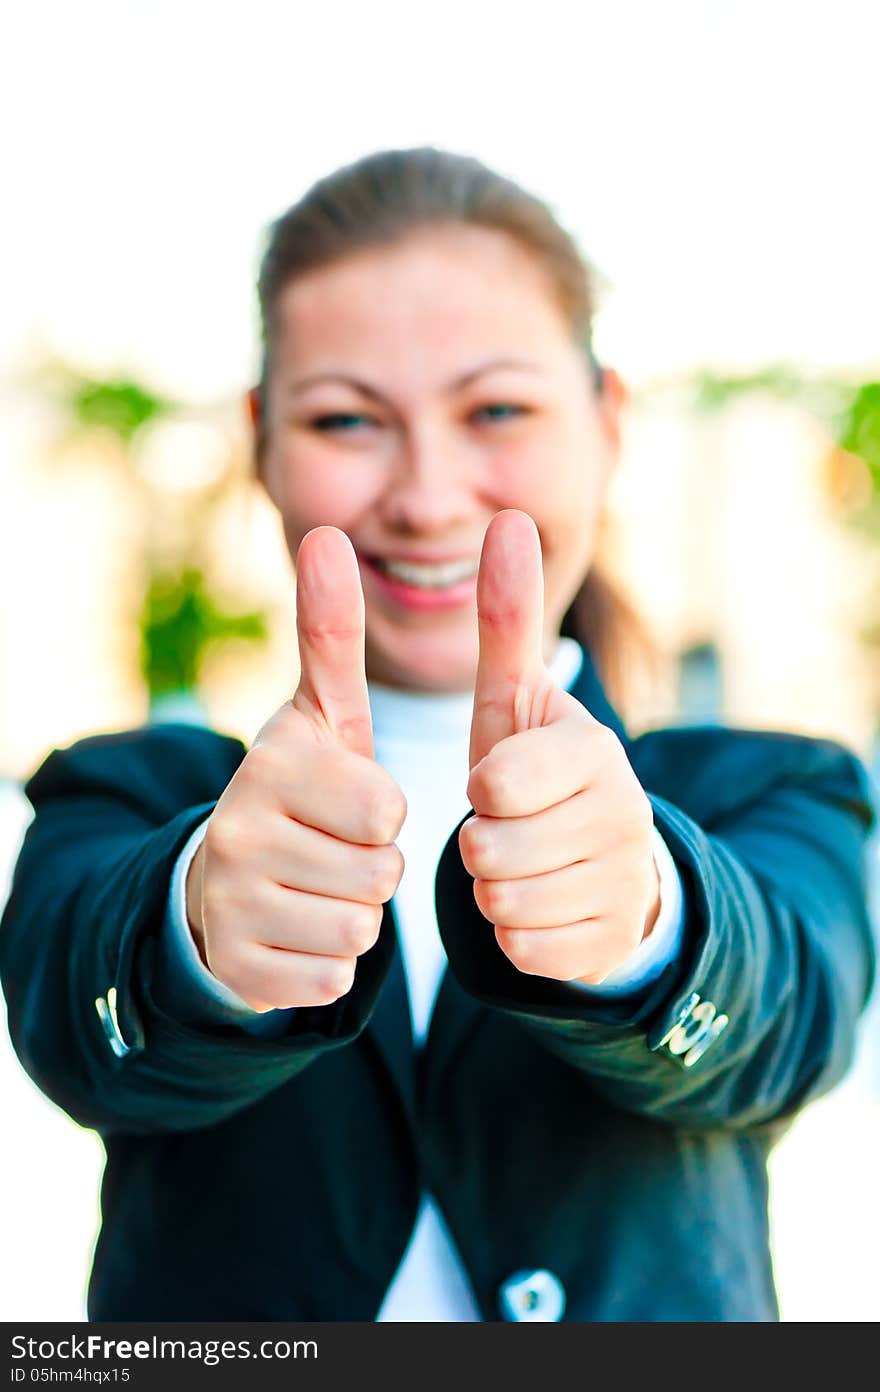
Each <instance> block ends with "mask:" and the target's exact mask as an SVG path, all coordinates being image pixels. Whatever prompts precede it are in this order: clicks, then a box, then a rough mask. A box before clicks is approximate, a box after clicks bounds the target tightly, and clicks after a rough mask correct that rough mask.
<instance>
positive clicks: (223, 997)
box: [156, 817, 291, 1036]
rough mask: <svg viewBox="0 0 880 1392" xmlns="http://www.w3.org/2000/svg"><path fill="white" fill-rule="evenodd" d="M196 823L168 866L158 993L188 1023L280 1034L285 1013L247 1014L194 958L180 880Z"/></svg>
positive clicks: (200, 832) (192, 850)
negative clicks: (168, 885)
mask: <svg viewBox="0 0 880 1392" xmlns="http://www.w3.org/2000/svg"><path fill="white" fill-rule="evenodd" d="M208 820H209V819H208V818H207V817H206V818H205V820H204V821H203V822H200V823H199V825H198V826H197V827H196V829H195V831H194V832H193V833H192V835H191V836H190V838H189V840H188V841H187V843H186V845H185V846H184V848H183V850H182V851H181V852H180V855H179V856H178V857H177V860H176V862H175V865H174V871H173V873H172V876H171V887H170V890H169V893H168V901H167V905H166V910H165V921H164V923H163V929H162V937H161V942H160V948H159V959H158V974H159V980H158V981H157V983H156V985H157V990H158V994H159V995H160V997H161V1000H162V1003H163V1004H164V1005H165V1007H166V1009H167V1010H168V1011H169V1013H170V1014H173V1015H174V1016H175V1018H177V1019H178V1020H182V1021H183V1022H184V1024H190V1025H208V1026H210V1025H242V1026H243V1027H244V1028H246V1029H248V1030H249V1031H251V1032H252V1033H254V1034H265V1035H270V1036H271V1035H279V1034H282V1033H283V1032H284V1029H285V1027H286V1021H287V1017H288V1016H289V1015H290V1013H291V1012H290V1011H289V1010H269V1011H265V1012H261V1011H259V1010H253V1009H252V1008H251V1007H250V1006H249V1005H248V1004H247V1002H246V1001H243V1000H242V999H241V997H240V996H237V995H236V994H235V992H234V991H231V990H230V989H229V987H228V986H224V985H223V982H222V981H218V980H217V978H216V976H214V975H213V973H212V972H210V971H209V970H208V968H207V967H206V966H205V964H204V962H203V961H202V959H201V957H200V956H199V950H198V948H197V947H196V944H195V940H194V938H193V935H192V932H191V931H190V926H189V920H188V918H187V913H186V877H187V872H188V871H189V867H190V865H191V864H192V861H193V859H194V857H195V854H196V851H197V850H198V848H199V846H200V845H201V843H202V838H203V837H204V835H205V832H206V830H207V827H208Z"/></svg>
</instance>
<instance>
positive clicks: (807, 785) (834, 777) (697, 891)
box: [436, 727, 874, 1127]
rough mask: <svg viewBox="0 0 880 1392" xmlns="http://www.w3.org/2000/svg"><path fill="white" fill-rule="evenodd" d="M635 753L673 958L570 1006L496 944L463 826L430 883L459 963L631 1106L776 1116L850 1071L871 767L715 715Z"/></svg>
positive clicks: (473, 981) (712, 1119)
mask: <svg viewBox="0 0 880 1392" xmlns="http://www.w3.org/2000/svg"><path fill="white" fill-rule="evenodd" d="M628 754H629V757H630V760H631V762H632V765H633V768H634V770H635V772H636V774H637V776H638V777H639V780H640V782H641V784H642V786H643V787H644V788H645V790H646V792H647V794H648V796H649V798H650V801H651V805H652V807H653V811H654V820H655V824H656V826H657V827H658V829H659V831H660V832H661V834H662V836H663V838H664V840H665V841H666V844H667V845H668V846H669V849H670V850H671V852H672V854H673V856H674V858H675V861H676V864H677V866H678V869H679V872H680V875H681V879H682V884H683V888H684V893H685V923H684V937H683V942H682V946H681V949H680V953H679V956H678V959H677V961H676V962H675V963H674V964H672V965H670V966H669V967H668V968H667V969H666V971H665V972H664V973H663V975H662V976H661V977H660V979H659V981H658V982H657V983H655V985H654V986H652V987H651V988H649V989H648V990H647V991H646V992H645V993H643V994H642V995H641V996H640V997H638V998H636V999H635V1000H633V999H631V998H630V999H628V1000H627V1001H626V1002H621V1003H618V1004H613V1003H601V1004H600V1003H594V1002H591V1001H585V1002H584V1004H583V1006H581V1007H578V1008H575V1006H574V1005H573V1004H572V997H571V995H570V993H569V992H565V993H563V992H562V991H561V989H560V983H557V982H555V981H550V980H544V979H542V978H536V977H534V976H529V975H525V974H523V973H521V972H519V971H517V969H516V968H515V967H514V966H513V964H512V963H511V962H510V961H509V960H508V958H507V957H506V956H505V955H504V953H503V952H502V951H501V949H500V948H499V946H498V944H497V942H496V940H495V936H494V932H493V928H492V925H491V924H490V923H489V922H488V921H487V920H486V919H485V918H483V916H482V914H481V913H480V911H479V909H478V908H477V905H476V903H475V900H474V893H473V880H472V878H471V876H470V875H469V874H468V872H467V870H466V869H465V868H464V865H463V863H462V859H461V853H460V850H459V845H458V831H459V828H456V831H455V832H454V833H453V835H452V836H451V837H450V839H449V842H448V843H447V846H446V848H445V850H444V853H443V857H442V858H441V862H440V865H439V867H438V874H437V886H436V888H437V903H438V920H439V924H440V930H441V934H442V936H443V939H444V943H445V945H446V950H447V953H448V955H449V959H450V964H451V966H452V969H453V971H454V972H455V974H456V976H457V977H458V979H459V981H460V982H461V984H462V985H463V986H464V988H465V989H466V990H468V991H470V992H471V993H472V994H473V995H475V996H477V997H478V998H479V999H480V1000H482V1001H484V1002H486V1003H488V1004H490V1005H492V1006H494V1007H496V1008H498V1009H501V1010H505V1011H508V1012H510V1013H513V1014H515V1015H517V1016H518V1017H519V1018H520V1019H521V1020H522V1022H523V1025H524V1026H526V1027H528V1028H531V1029H533V1030H534V1031H535V1032H536V1033H537V1034H538V1036H539V1037H540V1038H541V1039H542V1040H543V1042H544V1043H545V1044H546V1045H547V1047H548V1048H549V1049H551V1050H552V1051H553V1052H554V1053H556V1054H558V1055H559V1056H561V1057H562V1058H564V1059H565V1060H566V1061H567V1062H568V1063H570V1064H572V1065H573V1066H574V1067H576V1068H578V1069H580V1070H582V1071H583V1072H584V1074H585V1075H587V1076H588V1077H589V1081H590V1086H591V1087H594V1088H596V1089H597V1090H598V1091H600V1092H602V1093H603V1094H604V1095H605V1096H607V1097H608V1098H609V1099H610V1100H612V1101H613V1102H615V1103H617V1104H618V1105H620V1106H621V1107H624V1108H626V1109H628V1110H632V1111H636V1112H640V1113H644V1114H647V1115H650V1116H652V1117H655V1118H657V1119H660V1120H666V1121H670V1122H674V1123H677V1124H681V1125H687V1126H699V1127H706V1126H737V1127H741V1126H750V1125H757V1124H761V1123H764V1122H769V1121H772V1120H775V1119H777V1118H780V1117H782V1116H784V1115H786V1114H788V1113H790V1112H792V1111H793V1110H794V1109H796V1108H797V1107H799V1106H801V1105H802V1104H803V1103H804V1102H806V1101H808V1100H809V1099H810V1098H813V1097H816V1096H818V1095H819V1094H820V1093H822V1092H824V1091H825V1090H827V1089H828V1088H829V1087H831V1086H832V1085H833V1084H834V1083H835V1082H836V1081H837V1080H838V1079H839V1078H840V1077H841V1076H842V1074H843V1073H844V1071H845V1069H846V1067H847V1065H848V1063H849V1061H850V1059H851V1056H852V1051H853V1044H854V1037H855V1028H856V1021H857V1018H858V1015H859V1013H860V1011H861V1009H862V1006H863V1005H864V1002H865V1000H866V998H867V995H868V993H869V990H870V985H871V981H872V974H873V946H872V933H871V926H870V923H869V919H868V909H867V886H866V840H867V836H868V832H869V830H870V828H871V826H872V824H873V818H874V814H873V811H872V806H871V797H870V790H869V784H868V778H867V774H866V773H865V771H864V769H863V768H862V766H861V765H860V764H859V762H858V760H857V759H856V758H855V757H854V756H853V755H852V754H850V753H849V752H848V751H847V750H846V749H844V748H842V747H841V746H839V745H837V744H835V743H833V742H831V741H827V740H811V739H807V738H804V737H799V736H794V735H781V734H780V735H777V734H773V733H764V732H751V731H736V730H724V729H719V728H715V727H711V728H705V729H691V730H688V729H680V730H678V729H676V730H665V731H654V732H651V733H649V734H647V735H644V736H642V737H641V738H640V739H637V740H635V741H634V742H633V743H632V744H631V745H630V746H629V748H628ZM465 820H467V819H465ZM460 825H463V823H462V824H460ZM695 996H696V997H698V998H699V999H698V1000H697V1001H696V1002H694V997H695ZM689 1007H690V1013H689V1014H688V1013H687V1012H688V1008H689ZM700 1007H703V1009H702V1010H700ZM722 1016H727V1023H726V1025H724V1027H723V1028H722V1029H717V1025H718V1023H719V1021H720V1017H722ZM682 1019H684V1020H685V1023H684V1026H683V1027H682V1028H679V1030H678V1033H676V1027H677V1025H678V1023H679V1021H680V1020H682ZM720 1022H721V1023H722V1024H723V1021H720ZM688 1040H690V1041H691V1042H692V1043H693V1042H696V1043H697V1044H698V1045H700V1046H702V1045H705V1048H703V1049H702V1051H701V1049H700V1047H697V1048H695V1049H693V1050H691V1049H689V1048H687V1047H685V1046H686V1045H687V1043H688ZM670 1046H671V1047H670ZM676 1049H680V1050H681V1052H673V1050H676ZM692 1053H693V1054H694V1055H696V1056H695V1057H692V1058H691V1061H690V1062H689V1063H687V1062H686V1060H687V1059H688V1057H689V1055H691V1054H692Z"/></svg>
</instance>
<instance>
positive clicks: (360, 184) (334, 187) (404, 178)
mask: <svg viewBox="0 0 880 1392" xmlns="http://www.w3.org/2000/svg"><path fill="white" fill-rule="evenodd" d="M443 222H456V223H466V224H470V225H471V226H477V227H485V228H489V229H491V230H494V231H498V232H505V233H507V235H508V236H510V237H513V238H514V239H515V240H516V241H517V242H518V243H519V244H520V245H521V246H523V247H524V248H525V249H526V250H527V251H529V252H530V253H531V254H532V256H534V257H535V259H536V260H537V261H539V262H540V263H541V265H542V266H543V267H544V269H545V271H546V272H547V275H548V279H549V282H550V284H551V286H552V288H553V290H554V291H555V294H556V297H557V300H558V303H559V306H560V308H561V310H562V312H563V313H564V315H565V317H566V319H567V320H568V322H569V323H570V325H571V329H572V333H573V334H574V337H575V340H576V342H577V343H578V344H579V345H580V347H581V349H582V350H583V353H584V357H585V361H586V363H587V364H588V366H589V369H590V372H591V374H592V377H593V381H594V385H595V389H596V390H597V391H599V392H601V390H602V368H601V366H600V364H599V363H598V362H597V360H596V357H595V355H594V352H593V346H592V319H593V311H594V289H593V272H592V270H591V268H590V267H589V265H588V263H587V262H586V260H585V259H584V257H583V256H582V255H581V253H580V251H579V250H578V247H577V245H576V243H575V242H574V240H573V238H572V237H571V236H570V234H569V233H568V232H566V231H565V230H564V229H563V228H562V227H561V226H560V224H559V223H558V222H557V220H556V218H555V217H554V216H553V214H552V213H551V211H550V209H549V208H548V206H547V205H546V204H545V203H544V202H542V201H541V200H540V199H539V198H537V197H536V196H535V195H533V194H530V193H528V192H526V191H525V190H524V189H523V188H521V187H520V186H519V185H518V184H516V183H514V182H513V181H512V180H510V179H507V178H505V177H503V176H502V175H500V174H497V173H495V172H494V171H493V170H491V169H489V168H487V167H486V166H485V165H484V164H482V163H481V162H480V161H479V160H477V159H474V158H473V157H471V156H467V155H459V154H453V153H450V152H449V151H445V150H439V149H436V148H434V147H433V146H424V147H420V148H416V149H405V150H382V151H378V152H377V153H375V154H370V155H366V156H364V157H363V158H362V159H359V160H357V161H355V162H354V163H353V164H349V165H346V166H344V167H342V168H340V169H337V170H335V171H334V172H333V173H332V174H329V175H327V176H326V177H324V178H322V179H319V180H318V182H317V183H315V184H313V185H312V187H311V188H310V189H309V190H308V192H307V193H306V194H305V195H304V196H303V197H302V198H301V199H300V200H299V202H298V203H295V204H294V205H293V206H292V207H291V208H289V209H288V210H287V211H286V212H285V213H284V214H282V216H281V217H279V218H278V219H277V220H276V221H275V222H274V223H273V224H272V226H271V228H270V230H269V238H268V244H267V246H266V250H265V252H264V255H263V259H262V263H261V266H260V274H259V281H258V289H259V301H260V315H261V327H262V365H261V372H260V388H259V390H260V394H261V397H262V398H263V401H264V402H265V396H266V389H267V385H268V380H269V365H270V358H271V351H272V345H273V342H274V339H275V333H276V328H277V319H276V316H277V307H278V300H279V297H280V294H281V291H282V290H283V289H284V288H285V287H286V286H287V285H288V284H289V283H290V282H291V281H292V280H294V279H295V278H296V277H297V276H298V275H302V274H304V273H305V272H306V271H309V270H313V269H316V268H318V267H319V266H325V265H328V264H329V263H331V262H333V261H336V260H341V259H342V258H344V257H345V256H348V255H350V254H352V253H354V252H357V251H361V250H363V249H365V248H366V247H369V246H381V245H388V244H389V243H391V242H394V241H396V240H398V239H401V238H403V237H405V236H406V235H407V234H408V233H410V232H412V231H414V230H416V229H418V228H422V227H427V226H432V225H436V224H438V223H443ZM265 420H266V411H265V409H264V410H262V411H261V412H260V427H259V433H258V437H257V441H256V448H257V454H258V457H259V456H260V455H261V453H262V450H263V448H264V444H265V439H264V435H263V430H264V422H265ZM562 632H563V633H566V634H568V635H569V636H571V637H574V638H577V639H578V640H579V641H580V642H581V643H582V644H583V645H584V646H585V647H586V648H587V649H588V650H589V652H590V654H591V656H592V658H593V661H594V662H595V664H596V666H597V668H598V670H599V673H600V675H601V677H602V679H603V681H604V682H605V684H606V687H607V689H608V694H609V697H610V698H611V700H612V701H613V702H615V703H617V704H619V705H621V706H623V705H625V703H626V697H627V693H628V688H629V680H628V679H629V677H630V675H631V673H632V664H631V660H630V659H633V658H634V659H635V660H636V661H639V660H642V661H644V660H645V659H647V658H649V657H650V656H651V655H652V650H653V645H652V642H651V640H650V638H649V636H648V633H647V630H646V628H645V626H644V623H643V622H642V620H641V619H640V618H639V617H638V615H637V614H636V612H635V610H634V608H633V607H632V605H631V604H630V603H629V601H628V600H626V599H625V598H624V596H623V595H622V594H621V593H620V591H619V590H618V589H617V587H616V586H615V585H614V584H613V583H612V582H611V581H610V580H609V579H608V578H607V577H606V576H605V575H604V573H603V572H602V571H601V570H600V569H599V568H598V567H597V565H596V564H595V563H594V564H593V565H592V566H591V568H590V571H589V573H588V574H587V576H586V578H585V580H584V583H583V585H582V587H581V589H580V590H579V592H578V594H577V595H576V596H575V598H574V600H573V601H572V603H571V605H570V607H569V609H568V611H567V613H566V615H565V617H564V619H563V623H562Z"/></svg>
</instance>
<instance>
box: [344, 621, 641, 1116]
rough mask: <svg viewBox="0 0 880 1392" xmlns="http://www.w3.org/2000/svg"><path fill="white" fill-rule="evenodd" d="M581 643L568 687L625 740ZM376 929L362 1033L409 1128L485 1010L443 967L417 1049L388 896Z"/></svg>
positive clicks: (396, 933) (447, 969)
mask: <svg viewBox="0 0 880 1392" xmlns="http://www.w3.org/2000/svg"><path fill="white" fill-rule="evenodd" d="M581 648H582V651H583V662H582V665H581V668H580V671H579V672H578V673H577V676H576V677H575V679H574V682H573V683H572V685H571V687H570V690H571V694H572V695H573V696H574V697H575V698H576V699H577V700H578V701H580V703H581V705H582V706H585V707H586V709H587V710H588V711H589V712H590V714H591V715H593V716H594V717H595V718H596V720H599V721H601V723H602V724H603V725H607V726H609V728H610V729H612V730H614V732H615V734H616V735H617V736H618V738H619V739H621V740H622V741H624V743H628V742H629V737H628V735H627V732H626V728H625V726H624V723H623V721H622V720H621V718H620V716H619V715H618V714H617V711H616V710H615V709H614V707H613V706H612V705H611V702H610V701H609V700H608V697H607V695H606V694H605V690H604V687H603V686H602V682H601V680H600V678H599V674H598V672H597V671H596V667H595V664H594V663H593V660H592V657H591V656H590V653H589V652H588V651H587V650H586V649H585V648H584V647H583V645H581ZM467 816H470V813H468V814H467ZM466 820H467V817H464V818H462V822H464V821H466ZM462 822H459V824H458V826H456V827H455V828H454V830H453V832H452V835H453V836H455V837H457V836H458V831H459V827H460V826H461V825H462ZM382 932H383V933H390V934H392V935H393V937H394V948H393V953H392V960H391V966H390V968H389V971H388V975H387V977H386V979H385V982H384V984H383V986H382V989H381V991H380V993H379V997H378V1000H377V1001H376V1005H375V1007H374V1009H373V1013H372V1015H371V1016H370V1019H369V1021H368V1023H367V1027H366V1030H365V1033H366V1035H367V1037H368V1038H369V1039H371V1040H372V1043H373V1045H374V1047H375V1048H376V1049H377V1050H378V1053H379V1056H380V1059H381V1061H382V1064H383V1065H384V1067H385V1069H386V1071H387V1073H388V1078H389V1082H390V1083H391V1085H392V1087H393V1089H394V1092H395V1094H396V1096H397V1099H398V1102H399V1104H400V1106H401V1108H402V1111H403V1114H404V1117H405V1119H406V1121H407V1122H408V1123H409V1126H410V1128H411V1129H412V1130H413V1131H415V1130H416V1129H417V1127H418V1113H419V1107H420V1103H421V1101H422V1100H423V1099H424V1098H425V1097H427V1096H428V1095H429V1094H431V1093H433V1092H434V1090H435V1089H436V1087H437V1086H438V1085H439V1083H440V1082H441V1081H442V1079H443V1078H444V1077H445V1076H446V1075H447V1073H448V1071H449V1069H450V1068H451V1067H452V1065H453V1063H454V1061H455V1058H456V1056H457V1055H458V1054H459V1052H460V1050H461V1049H462V1047H463V1046H464V1044H465V1043H466V1041H467V1037H468V1035H469V1034H470V1032H471V1030H472V1029H474V1028H476V1026H477V1025H478V1024H479V1022H480V1020H481V1019H482V1018H483V1017H484V1016H485V1014H486V1012H487V1007H486V1006H484V1005H482V1004H480V1003H479V1002H478V1001H475V1000H474V999H473V997H471V996H469V995H468V994H467V993H466V992H465V991H463V990H462V989H461V987H460V986H459V985H458V983H457V982H456V980H455V978H454V976H453V975H452V973H451V972H450V971H449V968H448V967H447V968H445V969H444V972H443V976H442V977H441V980H440V987H439V990H438V993H437V996H436V999H435V1003H434V1010H433V1013H432V1016H431V1022H430V1025H429V1028H428V1035H427V1038H426V1040H425V1042H424V1045H423V1046H422V1049H421V1053H420V1055H419V1054H418V1053H417V1051H416V1048H415V1043H414V1040H413V1034H412V1025H411V1019H410V1011H409V999H408V996H407V988H406V976H405V972H404V966H403V959H402V956H401V950H400V935H399V933H398V930H397V921H396V918H395V912H394V900H393V899H392V900H391V901H390V902H389V903H387V904H386V905H385V912H384V915H383V920H382Z"/></svg>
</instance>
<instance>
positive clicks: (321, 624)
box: [187, 527, 406, 1011]
mask: <svg viewBox="0 0 880 1392" xmlns="http://www.w3.org/2000/svg"><path fill="white" fill-rule="evenodd" d="M296 617H297V633H298V637H299V651H300V662H301V675H300V682H299V687H298V688H297V691H296V694H295V695H294V697H293V698H292V700H290V701H286V702H285V704H284V705H283V706H282V707H281V709H280V710H278V711H276V713H275V714H274V715H273V716H272V718H271V719H270V720H269V721H268V722H267V723H266V724H265V725H264V726H263V728H262V729H261V730H260V732H259V734H258V735H257V737H256V739H255V741H254V743H253V746H252V748H251V749H250V750H249V751H248V752H247V754H246V755H245V757H244V759H243V761H242V763H241V764H240V766H239V767H238V769H237V770H236V772H235V775H234V776H233V778H232V779H231V781H230V782H229V784H228V786H227V787H226V789H225V790H224V792H223V794H222V796H221V798H220V800H219V801H218V803H217V806H216V807H215V809H214V812H213V813H212V815H211V817H210V819H209V821H208V826H207V830H206V833H205V837H204V840H203V841H202V843H201V845H200V847H199V849H198V852H197V853H196V855H195V857H194V858H193V862H192V865H191V866H190V870H189V874H188V876H187V916H188V919H189V924H190V929H191V931H192V933H193V937H194V938H195V941H196V943H197V945H198V947H199V951H200V953H201V955H202V959H203V961H204V962H205V963H206V965H207V966H208V967H209V968H210V970H211V971H212V972H213V974H214V976H216V977H217V979H218V980H219V981H222V982H223V983H224V984H225V985H227V986H228V987H230V989H231V990H233V991H235V992H236V994H237V995H239V996H240V997H241V998H242V999H243V1000H244V1001H245V1002H246V1003H247V1004H248V1005H250V1006H252V1007H253V1009H255V1010H258V1011H266V1010H271V1009H274V1008H281V1007H288V1006H308V1005H328V1004H330V1003H332V1002H333V1001H335V1000H337V999H338V998H339V997H340V996H342V995H345V993H346V992H347V991H349V990H350V989H351V986H352V984H353V981H354V974H355V966H356V963H357V958H358V956H359V955H360V954H361V953H362V952H366V951H367V949H368V948H370V947H372V946H373V944H374V942H375V941H376V939H377V937H378V935H379V928H380V925H381V922H382V914H383V907H382V906H383V904H384V903H386V901H387V900H389V899H390V898H391V897H392V895H393V894H394V893H395V891H396V890H397V886H398V884H399V882H400V877H401V875H402V873H403V856H402V855H401V853H400V851H399V849H398V848H397V846H395V845H394V844H393V842H394V840H395V838H396V837H397V836H398V835H399V833H400V828H401V826H402V825H403V820H404V817H405V816H406V799H405V797H404V795H403V793H402V791H401V789H400V788H399V787H398V785H397V783H396V782H395V781H394V779H393V778H392V777H391V775H390V774H389V773H388V772H387V771H386V770H385V769H384V768H383V767H382V766H381V765H380V764H378V763H376V762H375V757H374V746H373V730H372V719H371V714H370V704H369V696H368V692H367V682H366V674H365V670H364V596H363V590H362V588H361V579H360V572H359V570H358V564H357V558H356V556H355V553H354V550H353V548H352V546H351V543H350V541H349V540H348V537H347V536H346V535H345V533H344V532H342V531H339V530H338V529H337V528H335V527H316V528H314V529H313V530H312V531H311V532H309V533H308V534H307V535H306V536H305V537H304V538H303V541H302V544H301V545H300V548H299V552H298V555H297V589H296Z"/></svg>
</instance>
